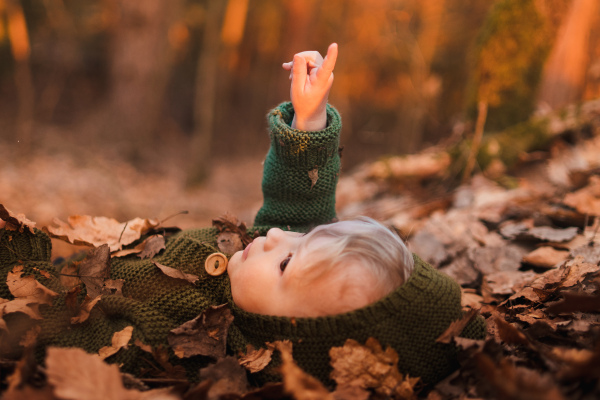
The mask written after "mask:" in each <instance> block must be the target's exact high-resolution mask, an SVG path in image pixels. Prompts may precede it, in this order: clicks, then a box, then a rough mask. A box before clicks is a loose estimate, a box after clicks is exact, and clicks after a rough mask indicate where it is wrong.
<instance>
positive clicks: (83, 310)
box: [71, 296, 102, 324]
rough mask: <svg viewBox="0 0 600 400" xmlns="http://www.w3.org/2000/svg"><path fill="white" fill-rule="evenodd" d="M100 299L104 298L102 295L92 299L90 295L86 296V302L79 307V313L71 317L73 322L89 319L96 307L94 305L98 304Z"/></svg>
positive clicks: (77, 322)
mask: <svg viewBox="0 0 600 400" xmlns="http://www.w3.org/2000/svg"><path fill="white" fill-rule="evenodd" d="M100 300H102V296H98V297H95V298H93V299H91V298H90V297H89V296H86V298H85V300H84V302H83V303H82V304H81V306H80V307H79V313H78V314H77V315H76V316H74V317H72V318H71V324H80V323H82V322H84V321H87V319H88V318H89V316H90V312H91V311H92V308H94V306H95V305H96V304H98V302H99V301H100Z"/></svg>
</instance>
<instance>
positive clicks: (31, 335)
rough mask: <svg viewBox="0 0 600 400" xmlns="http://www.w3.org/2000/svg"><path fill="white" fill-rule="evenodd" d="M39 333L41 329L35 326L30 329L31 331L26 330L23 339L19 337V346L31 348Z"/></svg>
mask: <svg viewBox="0 0 600 400" xmlns="http://www.w3.org/2000/svg"><path fill="white" fill-rule="evenodd" d="M41 331H42V327H41V326H39V325H36V326H34V327H32V328H31V329H28V330H27V332H25V335H23V337H21V340H20V341H19V344H20V345H21V346H23V347H31V346H33V345H34V344H35V343H36V341H37V337H38V335H39V334H40V332H41Z"/></svg>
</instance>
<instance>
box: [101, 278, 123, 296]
mask: <svg viewBox="0 0 600 400" xmlns="http://www.w3.org/2000/svg"><path fill="white" fill-rule="evenodd" d="M124 283H125V280H124V279H106V280H105V281H104V285H102V294H104V295H114V296H120V297H123V284H124Z"/></svg>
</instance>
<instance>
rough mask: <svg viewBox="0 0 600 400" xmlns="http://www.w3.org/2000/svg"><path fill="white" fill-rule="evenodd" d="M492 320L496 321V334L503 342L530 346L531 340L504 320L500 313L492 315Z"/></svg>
mask: <svg viewBox="0 0 600 400" xmlns="http://www.w3.org/2000/svg"><path fill="white" fill-rule="evenodd" d="M494 322H495V323H496V328H497V329H498V336H499V337H500V339H501V340H502V341H504V342H505V343H509V344H519V345H524V346H531V342H530V341H529V339H528V338H527V336H525V334H523V332H521V331H520V330H519V329H518V328H517V327H515V326H514V325H512V324H510V323H508V322H506V320H505V319H504V318H502V317H501V316H500V315H495V316H494Z"/></svg>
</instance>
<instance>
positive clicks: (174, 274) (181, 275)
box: [153, 261, 198, 284]
mask: <svg viewBox="0 0 600 400" xmlns="http://www.w3.org/2000/svg"><path fill="white" fill-rule="evenodd" d="M153 264H154V265H156V267H157V268H158V269H160V270H161V271H162V272H163V274H165V275H166V276H168V277H171V278H175V279H182V280H184V281H188V282H189V283H191V284H194V283H196V281H197V280H198V276H197V275H194V274H186V273H185V272H183V271H180V270H178V269H175V268H171V267H167V266H166V265H162V264H161V263H158V262H156V261H153Z"/></svg>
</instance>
